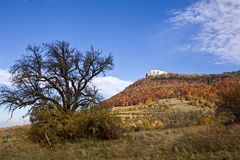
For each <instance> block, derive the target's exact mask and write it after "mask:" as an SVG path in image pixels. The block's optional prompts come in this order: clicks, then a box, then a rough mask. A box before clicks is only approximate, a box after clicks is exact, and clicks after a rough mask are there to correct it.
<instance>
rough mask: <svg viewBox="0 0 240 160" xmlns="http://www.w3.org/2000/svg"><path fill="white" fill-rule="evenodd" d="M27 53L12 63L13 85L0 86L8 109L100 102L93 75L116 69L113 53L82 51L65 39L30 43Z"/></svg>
mask: <svg viewBox="0 0 240 160" xmlns="http://www.w3.org/2000/svg"><path fill="white" fill-rule="evenodd" d="M26 51H27V54H25V55H24V56H22V57H21V59H19V60H17V61H16V63H15V64H14V65H13V66H12V67H11V69H10V73H11V74H12V77H11V82H12V86H2V87H1V89H0V105H4V106H6V107H7V109H9V111H12V112H13V111H14V110H16V109H21V108H24V107H27V106H29V107H30V109H29V113H31V111H32V110H33V109H34V108H40V107H43V106H48V107H52V108H55V109H57V110H60V111H69V110H71V111H76V110H80V109H83V108H86V107H90V106H92V105H95V104H97V103H98V102H99V101H100V99H101V96H100V95H99V94H98V89H97V88H96V87H95V86H93V85H92V83H91V81H92V79H93V78H94V77H96V76H98V75H100V74H105V72H106V71H109V70H111V69H113V56H112V55H111V54H109V55H108V56H103V52H100V51H99V50H94V48H93V47H91V48H90V50H89V51H86V52H84V53H83V52H80V51H79V50H77V49H75V48H71V47H70V44H69V43H68V42H65V41H56V42H52V43H46V44H41V45H28V46H27V49H26Z"/></svg>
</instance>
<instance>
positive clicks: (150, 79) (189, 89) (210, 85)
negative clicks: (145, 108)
mask: <svg viewBox="0 0 240 160" xmlns="http://www.w3.org/2000/svg"><path fill="white" fill-rule="evenodd" d="M239 79H240V71H235V72H225V73H222V74H177V73H164V74H159V75H154V76H151V75H148V76H146V77H145V78H142V79H140V80H138V81H136V82H135V83H133V84H132V85H130V86H129V87H127V88H126V89H124V90H123V91H122V92H120V93H118V94H117V95H115V96H113V97H111V98H110V99H108V100H106V101H105V102H104V103H105V104H107V105H109V106H112V107H116V106H132V105H138V104H141V103H147V102H149V101H150V102H151V101H156V100H159V99H164V98H180V99H185V100H188V101H190V102H191V103H194V104H196V105H202V106H208V107H215V104H216V102H217V101H218V96H217V94H218V93H219V92H221V91H222V90H224V89H226V87H227V86H228V85H231V83H234V82H236V81H237V80H239Z"/></svg>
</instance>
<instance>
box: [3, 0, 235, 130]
mask: <svg viewBox="0 0 240 160" xmlns="http://www.w3.org/2000/svg"><path fill="white" fill-rule="evenodd" d="M226 2H229V3H228V4H225V3H226ZM238 5H239V1H236V0H219V1H217V2H214V0H210V1H206V0H151V1H149V0H101V1H100V0H1V1H0V20H1V21H0V44H1V45H0V70H1V71H2V77H0V80H1V78H2V82H6V79H4V75H6V74H5V71H6V70H8V69H9V67H10V66H11V65H13V64H14V62H15V60H17V59H19V58H20V57H21V55H22V54H24V53H25V47H26V45H27V44H40V43H44V42H52V41H55V40H66V41H69V42H70V43H71V45H72V46H73V47H76V48H78V49H79V50H81V51H86V50H88V49H89V48H90V45H93V46H94V47H95V48H98V49H100V50H103V51H104V52H105V53H106V54H108V53H110V52H111V53H112V54H113V56H114V59H115V68H114V70H113V71H111V72H109V73H108V74H107V76H108V79H107V80H106V79H104V80H102V79H100V80H98V81H97V82H98V84H99V86H100V87H102V88H103V89H104V87H105V86H106V83H107V82H109V83H113V85H115V86H114V87H115V88H117V89H115V90H114V92H111V91H109V90H106V92H108V93H109V94H108V93H106V94H108V96H111V95H112V94H114V93H116V92H117V91H120V90H121V89H122V88H124V87H125V86H126V85H128V84H130V83H131V82H133V81H135V80H137V79H139V78H142V77H144V76H145V73H146V72H148V71H149V70H151V69H160V70H163V71H169V72H177V73H220V72H226V71H233V70H239V69H240V65H239V64H240V55H239V53H238V49H240V47H239V45H238V44H237V42H239V40H240V39H239V37H240V35H239V33H238V32H237V31H239V29H240V25H239V24H240V22H239V20H238V19H237V18H238V17H239V16H238V15H240V13H239V12H238V11H236V10H237V9H239V8H234V7H239V6H238ZM216 8H217V9H216ZM232 10H233V11H234V13H230V11H231V12H233V11H232ZM215 11H217V12H216V13H215ZM194 14H197V16H196V15H194ZM229 15H230V18H229ZM234 15H236V16H237V18H236V17H235V16H234ZM227 19H230V20H232V21H228V20H227ZM223 22H224V24H225V23H226V24H225V25H224V24H223ZM233 25H234V26H235V27H231V26H233ZM219 26H223V27H224V28H219ZM228 26H230V27H231V28H228ZM223 31H224V32H223ZM220 42H221V43H220ZM206 44H207V45H206ZM209 44H211V45H209ZM3 72H4V73H3ZM0 76H1V72H0ZM118 84H119V85H120V84H121V85H120V86H117V85H118ZM114 87H113V88H114ZM0 114H2V115H4V116H2V117H4V118H2V119H1V118H0V122H1V120H2V121H3V119H6V113H3V112H0ZM0 125H1V124H0Z"/></svg>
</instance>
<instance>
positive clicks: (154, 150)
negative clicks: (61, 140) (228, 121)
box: [0, 125, 240, 160]
mask: <svg viewBox="0 0 240 160" xmlns="http://www.w3.org/2000/svg"><path fill="white" fill-rule="evenodd" d="M26 131H27V128H14V129H7V130H3V131H1V142H0V159H3V160H5V159H6V160H8V159H11V160H15V159H16V160H18V159H24V160H25V159H26V160H27V159H43V160H44V159H46V160H47V159H54V160H55V159H58V160H66V159H69V160H74V159H84V160H85V159H97V160H101V159H133V160H134V159H163V160H164V159H168V160H175V159H176V160H178V159H179V160H180V159H192V160H196V159H216V160H221V159H224V160H228V159H229V160H233V159H236V160H238V159H239V158H240V143H239V142H240V126H239V125H235V126H231V127H225V126H198V127H186V128H176V129H161V130H152V131H141V132H135V133H134V132H133V133H129V134H126V135H125V136H124V137H123V138H121V139H118V140H110V141H95V140H82V141H80V142H76V143H66V144H61V145H58V146H56V147H55V148H54V149H52V150H51V149H49V148H46V147H42V146H39V145H38V144H35V143H32V142H31V141H29V140H28V138H27V137H26ZM4 133H12V134H14V137H15V140H8V141H5V140H3V137H2V136H3V134H4Z"/></svg>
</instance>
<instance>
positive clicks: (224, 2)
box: [171, 0, 240, 64]
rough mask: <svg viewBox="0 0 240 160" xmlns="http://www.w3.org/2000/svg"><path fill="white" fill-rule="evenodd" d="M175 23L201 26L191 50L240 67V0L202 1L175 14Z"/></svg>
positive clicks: (173, 19)
mask: <svg viewBox="0 0 240 160" xmlns="http://www.w3.org/2000/svg"><path fill="white" fill-rule="evenodd" d="M171 22H173V23H175V24H178V25H180V26H181V25H188V24H196V25H199V26H200V31H199V32H198V33H197V35H196V38H195V39H194V40H193V41H194V42H193V44H192V45H191V47H190V48H191V49H194V50H198V51H201V52H207V53H211V54H213V55H216V56H217V57H219V58H220V59H221V60H222V61H223V62H232V63H236V64H240V0H199V1H197V2H195V3H193V4H192V5H190V6H188V7H187V8H185V9H184V10H181V11H178V12H174V17H173V18H172V19H171Z"/></svg>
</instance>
